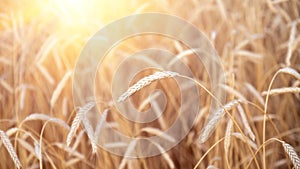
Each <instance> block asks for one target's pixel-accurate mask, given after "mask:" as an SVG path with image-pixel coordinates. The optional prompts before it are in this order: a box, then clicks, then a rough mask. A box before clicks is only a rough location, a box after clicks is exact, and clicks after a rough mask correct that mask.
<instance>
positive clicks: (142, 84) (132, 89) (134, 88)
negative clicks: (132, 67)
mask: <svg viewBox="0 0 300 169" xmlns="http://www.w3.org/2000/svg"><path fill="white" fill-rule="evenodd" d="M176 75H178V73H176V72H171V71H162V72H156V73H154V74H152V75H149V76H146V77H144V78H142V79H141V80H139V81H138V82H137V83H135V84H134V85H133V86H131V87H130V88H129V89H128V90H127V91H126V92H125V93H123V94H122V95H121V96H120V97H119V98H118V102H122V101H124V100H126V99H127V98H128V97H130V96H131V95H132V94H134V93H135V92H137V91H139V90H141V89H142V88H144V87H145V86H148V85H149V84H151V83H152V82H153V81H155V80H159V79H163V78H169V77H174V76H176Z"/></svg>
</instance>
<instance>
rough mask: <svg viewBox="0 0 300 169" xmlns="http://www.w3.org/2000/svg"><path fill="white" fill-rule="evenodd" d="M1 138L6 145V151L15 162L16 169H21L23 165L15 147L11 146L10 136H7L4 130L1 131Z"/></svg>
mask: <svg viewBox="0 0 300 169" xmlns="http://www.w3.org/2000/svg"><path fill="white" fill-rule="evenodd" d="M0 137H1V140H2V143H3V144H4V147H5V148H6V150H7V151H8V153H9V155H10V157H11V159H12V160H13V162H14V163H15V165H16V167H17V168H18V169H19V168H22V164H21V162H20V160H19V158H18V156H17V153H16V151H15V150H14V147H13V145H12V144H11V142H10V140H9V138H8V136H7V135H6V133H5V132H4V131H2V130H0Z"/></svg>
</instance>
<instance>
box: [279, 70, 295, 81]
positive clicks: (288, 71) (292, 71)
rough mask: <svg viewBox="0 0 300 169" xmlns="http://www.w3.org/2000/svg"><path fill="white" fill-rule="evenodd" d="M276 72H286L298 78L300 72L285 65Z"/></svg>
mask: <svg viewBox="0 0 300 169" xmlns="http://www.w3.org/2000/svg"><path fill="white" fill-rule="evenodd" d="M278 73H286V74H290V75H292V76H294V77H295V78H297V79H299V80H300V74H299V73H298V72H297V71H296V70H295V69H293V68H290V67H285V68H281V69H279V70H278Z"/></svg>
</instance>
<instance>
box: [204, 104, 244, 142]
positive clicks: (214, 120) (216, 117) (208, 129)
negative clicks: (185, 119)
mask: <svg viewBox="0 0 300 169" xmlns="http://www.w3.org/2000/svg"><path fill="white" fill-rule="evenodd" d="M240 102H241V100H233V101H230V102H229V103H227V104H226V105H225V106H223V107H222V108H221V109H218V110H217V111H216V112H215V113H214V114H213V115H212V117H211V119H210V120H209V121H208V123H207V124H206V125H205V126H204V128H203V129H202V132H201V134H200V139H199V141H200V143H204V142H205V141H206V140H207V139H208V138H209V136H210V135H211V134H212V132H213V131H214V129H215V128H216V126H217V124H218V122H219V121H220V120H221V118H222V117H223V115H224V112H225V111H229V110H231V109H232V108H233V107H235V106H236V105H237V104H239V103H240Z"/></svg>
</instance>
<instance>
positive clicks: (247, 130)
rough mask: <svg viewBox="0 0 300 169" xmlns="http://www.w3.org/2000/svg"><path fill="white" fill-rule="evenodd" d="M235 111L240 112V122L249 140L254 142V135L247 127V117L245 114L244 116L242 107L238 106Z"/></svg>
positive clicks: (248, 126)
mask: <svg viewBox="0 0 300 169" xmlns="http://www.w3.org/2000/svg"><path fill="white" fill-rule="evenodd" d="M237 109H238V111H239V112H240V115H241V118H242V122H243V124H244V126H245V129H246V132H247V134H249V136H250V138H251V139H252V140H253V141H254V140H255V135H254V133H253V131H252V130H251V127H250V125H249V122H248V120H247V117H246V114H245V111H244V109H243V107H242V106H241V105H238V106H237Z"/></svg>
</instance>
